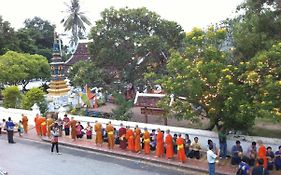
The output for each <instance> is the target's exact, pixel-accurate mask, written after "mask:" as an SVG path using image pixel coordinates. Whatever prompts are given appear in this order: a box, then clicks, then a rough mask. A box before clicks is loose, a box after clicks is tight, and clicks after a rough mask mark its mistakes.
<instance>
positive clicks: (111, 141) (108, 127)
mask: <svg viewBox="0 0 281 175" xmlns="http://www.w3.org/2000/svg"><path fill="white" fill-rule="evenodd" d="M105 130H106V132H107V138H108V148H109V149H113V147H114V127H113V126H112V124H111V122H108V125H106V128H105Z"/></svg>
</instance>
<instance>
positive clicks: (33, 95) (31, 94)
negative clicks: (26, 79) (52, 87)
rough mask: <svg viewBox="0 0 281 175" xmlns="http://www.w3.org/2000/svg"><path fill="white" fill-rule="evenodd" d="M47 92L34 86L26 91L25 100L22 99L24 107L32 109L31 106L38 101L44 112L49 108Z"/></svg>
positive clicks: (41, 110)
mask: <svg viewBox="0 0 281 175" xmlns="http://www.w3.org/2000/svg"><path fill="white" fill-rule="evenodd" d="M44 95H45V93H44V92H43V91H42V90H41V89H40V88H32V89H30V90H29V91H28V92H26V93H25V95H24V97H23V100H22V107H23V108H24V109H28V110H30V109H31V107H32V106H33V105H34V104H35V103H37V104H38V106H39V108H40V112H41V113H42V114H44V113H45V112H46V111H47V109H48V106H47V102H46V100H45V97H44Z"/></svg>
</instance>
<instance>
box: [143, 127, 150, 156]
mask: <svg viewBox="0 0 281 175" xmlns="http://www.w3.org/2000/svg"><path fill="white" fill-rule="evenodd" d="M143 142H144V148H143V149H144V154H149V153H150V134H149V132H148V130H147V128H144V133H143Z"/></svg>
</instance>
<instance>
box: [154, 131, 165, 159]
mask: <svg viewBox="0 0 281 175" xmlns="http://www.w3.org/2000/svg"><path fill="white" fill-rule="evenodd" d="M163 155H164V134H163V133H162V131H161V130H160V128H158V129H157V136H156V156H157V157H162V156H163Z"/></svg>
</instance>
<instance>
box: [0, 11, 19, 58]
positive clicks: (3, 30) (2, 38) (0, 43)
mask: <svg viewBox="0 0 281 175" xmlns="http://www.w3.org/2000/svg"><path fill="white" fill-rule="evenodd" d="M15 41H16V34H15V31H14V29H13V28H12V27H11V25H10V23H9V22H8V21H4V20H3V19H2V16H1V15H0V55H2V54H4V53H6V52H7V51H8V50H15V49H17V45H16V42H15Z"/></svg>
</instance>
